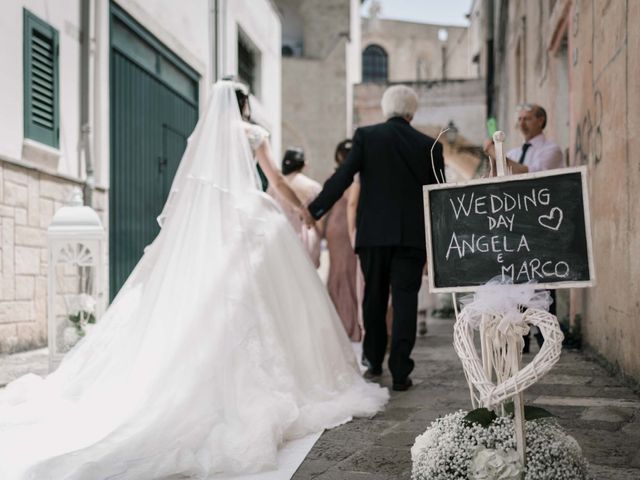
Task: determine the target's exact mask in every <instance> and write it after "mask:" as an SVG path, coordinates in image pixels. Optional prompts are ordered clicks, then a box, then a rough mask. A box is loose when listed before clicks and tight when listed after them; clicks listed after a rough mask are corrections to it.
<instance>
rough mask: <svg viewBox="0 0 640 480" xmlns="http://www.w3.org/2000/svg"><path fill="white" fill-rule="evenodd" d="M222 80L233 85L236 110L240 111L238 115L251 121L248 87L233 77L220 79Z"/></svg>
mask: <svg viewBox="0 0 640 480" xmlns="http://www.w3.org/2000/svg"><path fill="white" fill-rule="evenodd" d="M222 80H227V81H229V82H232V83H233V89H234V90H235V92H236V99H237V100H238V108H239V109H240V115H242V118H243V119H244V120H246V121H249V120H250V119H251V104H250V103H249V87H247V86H246V85H245V84H244V83H242V82H240V81H239V80H238V79H237V78H236V77H234V76H233V75H230V76H227V77H222Z"/></svg>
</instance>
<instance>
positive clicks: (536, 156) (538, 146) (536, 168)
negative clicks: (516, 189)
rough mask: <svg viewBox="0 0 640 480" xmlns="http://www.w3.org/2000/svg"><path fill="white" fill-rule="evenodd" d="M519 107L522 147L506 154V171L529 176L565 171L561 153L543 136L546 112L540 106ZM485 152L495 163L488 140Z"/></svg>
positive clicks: (492, 150) (490, 143) (493, 152)
mask: <svg viewBox="0 0 640 480" xmlns="http://www.w3.org/2000/svg"><path fill="white" fill-rule="evenodd" d="M519 107H520V108H519V111H518V123H517V126H518V130H520V131H521V132H522V135H523V137H524V143H523V144H522V146H520V147H518V148H513V149H511V150H509V151H508V152H507V155H506V157H507V168H508V169H511V171H512V172H513V173H529V172H540V171H542V170H550V169H552V168H562V167H564V160H563V158H562V150H560V147H559V146H558V144H557V143H555V142H554V141H552V140H549V139H547V138H546V137H545V136H544V133H542V131H543V130H544V127H546V125H547V112H546V111H545V110H544V108H542V107H541V106H540V105H533V104H528V103H525V104H523V105H520V106H519ZM485 152H486V153H487V154H488V155H489V156H490V157H491V158H492V159H495V150H494V148H493V142H492V141H491V140H488V141H487V142H486V143H485ZM494 171H495V168H494Z"/></svg>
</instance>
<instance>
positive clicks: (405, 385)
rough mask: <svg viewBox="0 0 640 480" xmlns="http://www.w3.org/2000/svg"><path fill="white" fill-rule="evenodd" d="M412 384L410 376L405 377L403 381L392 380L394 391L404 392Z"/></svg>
mask: <svg viewBox="0 0 640 480" xmlns="http://www.w3.org/2000/svg"><path fill="white" fill-rule="evenodd" d="M412 386H413V382H412V381H411V379H410V378H406V379H405V381H404V382H398V383H396V382H393V390H394V391H396V392H405V391H407V390H409V389H410V388H411V387H412Z"/></svg>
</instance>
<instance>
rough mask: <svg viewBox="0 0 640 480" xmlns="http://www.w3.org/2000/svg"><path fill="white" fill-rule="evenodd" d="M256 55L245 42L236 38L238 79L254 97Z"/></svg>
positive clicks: (239, 37)
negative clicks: (247, 87)
mask: <svg viewBox="0 0 640 480" xmlns="http://www.w3.org/2000/svg"><path fill="white" fill-rule="evenodd" d="M256 63H257V62H256V54H255V53H254V51H253V50H252V48H251V47H250V46H249V45H248V44H247V42H246V41H245V40H244V39H243V38H242V37H241V36H238V77H240V79H241V80H242V81H244V82H245V83H246V84H247V85H248V86H249V90H251V92H252V93H253V94H254V95H255V93H256V89H255V81H256Z"/></svg>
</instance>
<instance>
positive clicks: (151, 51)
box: [0, 0, 281, 353]
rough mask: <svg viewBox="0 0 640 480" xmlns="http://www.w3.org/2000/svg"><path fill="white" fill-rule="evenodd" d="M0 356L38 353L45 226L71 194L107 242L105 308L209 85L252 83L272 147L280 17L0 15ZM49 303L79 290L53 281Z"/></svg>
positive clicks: (36, 11) (77, 12)
mask: <svg viewBox="0 0 640 480" xmlns="http://www.w3.org/2000/svg"><path fill="white" fill-rule="evenodd" d="M2 9H3V12H2V13H3V14H2V15H1V16H0V26H1V27H2V29H1V33H0V37H1V38H2V43H3V48H2V49H0V61H2V62H3V65H4V66H5V68H4V70H3V72H4V73H3V74H2V75H0V87H1V89H0V108H1V110H2V116H1V117H0V238H1V241H2V243H1V249H2V250H1V251H2V254H1V262H0V287H1V289H0V292H1V293H0V353H4V352H12V351H18V350H25V349H28V348H34V347H38V346H42V345H44V344H45V343H46V332H47V329H46V298H47V287H46V285H47V282H46V275H47V258H48V254H47V243H46V229H47V227H48V225H49V223H50V221H51V218H52V217H53V214H54V213H55V211H56V210H57V209H58V208H60V207H61V206H63V205H64V204H65V203H66V202H67V201H68V200H69V199H70V196H71V191H72V189H73V187H80V188H82V189H83V190H84V193H85V202H86V203H88V204H90V205H91V206H93V207H94V208H95V209H96V210H97V211H98V213H99V215H100V217H101V220H102V222H103V224H104V226H105V227H106V228H107V230H108V234H109V254H108V259H105V262H107V264H108V268H107V269H106V270H107V271H108V272H109V282H108V285H109V286H110V291H104V292H101V293H102V301H104V302H105V303H106V302H107V301H108V299H109V298H112V297H113V296H114V295H115V293H116V292H117V290H118V289H119V287H120V286H121V285H122V283H123V282H124V280H125V279H126V277H127V276H128V274H129V272H130V271H131V269H132V268H133V266H134V265H135V263H136V262H137V261H138V259H139V258H140V256H141V255H142V252H143V249H144V247H145V246H146V245H147V244H148V243H150V241H151V240H153V238H154V237H155V235H156V234H157V232H158V226H157V224H156V223H155V217H156V216H157V214H158V212H159V211H160V210H161V209H162V206H163V203H164V200H165V199H166V195H167V193H168V189H169V188H170V185H171V181H172V178H173V175H174V173H175V170H176V168H177V166H178V163H179V161H180V158H181V156H182V153H183V151H184V148H185V146H186V140H187V138H188V136H189V135H190V134H191V131H192V129H193V127H194V126H195V124H196V122H197V119H198V117H199V115H200V113H201V111H202V108H204V107H205V105H206V98H207V96H208V94H209V91H210V88H211V85H212V82H213V81H214V80H215V79H217V78H220V77H221V76H223V75H228V74H234V75H238V76H240V77H241V78H242V79H243V80H245V81H247V82H248V83H249V82H251V83H252V86H253V90H254V93H255V95H254V97H252V99H251V102H252V106H253V107H254V108H253V111H254V114H255V120H256V121H257V122H258V123H261V124H263V125H264V126H265V127H266V128H268V129H269V131H270V133H271V137H272V142H273V144H274V148H275V150H276V152H279V149H280V124H281V119H280V104H281V99H280V42H281V33H280V18H279V16H278V13H277V12H276V10H275V9H274V7H273V5H272V4H271V2H270V1H269V0H258V1H256V0H251V1H250V0H234V1H229V0H198V1H194V2H187V3H185V4H180V5H178V4H176V3H175V2H170V1H168V0H144V1H142V0H121V1H119V2H117V3H115V2H91V1H90V0H83V1H81V2H78V1H70V0H63V1H50V0H47V1H44V2H43V1H38V2H36V1H33V0H21V1H15V2H8V3H7V4H6V5H3V6H2ZM62 284H63V285H64V286H65V287H64V288H65V289H66V290H64V289H63V291H62V292H61V293H62V295H63V296H64V294H65V293H68V294H72V293H74V292H75V291H76V289H77V288H78V286H77V284H78V279H77V275H76V273H74V272H73V271H70V272H66V277H65V278H64V279H63V282H62Z"/></svg>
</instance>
